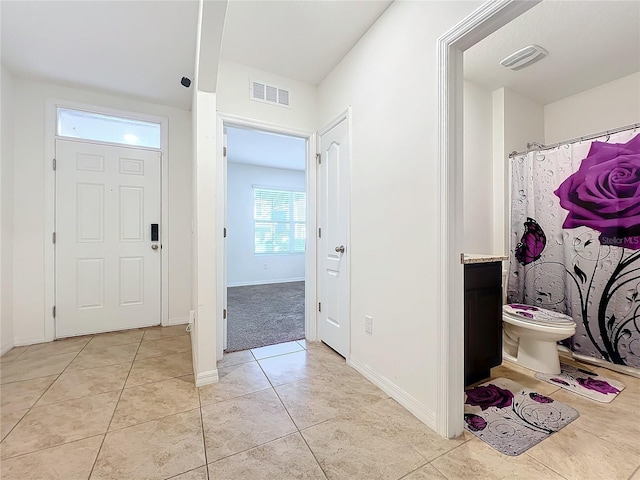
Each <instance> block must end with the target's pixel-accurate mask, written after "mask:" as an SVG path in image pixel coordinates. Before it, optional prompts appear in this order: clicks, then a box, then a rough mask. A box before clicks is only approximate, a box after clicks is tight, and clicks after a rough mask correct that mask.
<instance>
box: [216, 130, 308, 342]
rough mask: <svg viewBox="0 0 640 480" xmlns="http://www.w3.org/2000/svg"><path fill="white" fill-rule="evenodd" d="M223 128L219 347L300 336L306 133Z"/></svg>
mask: <svg viewBox="0 0 640 480" xmlns="http://www.w3.org/2000/svg"><path fill="white" fill-rule="evenodd" d="M224 130H225V134H226V145H227V166H226V177H227V178H226V185H227V188H226V211H227V215H226V227H227V239H226V240H227V241H226V248H225V250H226V280H227V281H226V284H227V292H226V293H227V300H226V310H227V320H226V322H227V323H226V339H225V340H226V344H225V351H226V352H234V351H238V350H249V349H252V348H259V347H264V346H267V345H274V344H277V343H283V342H290V341H293V340H300V339H303V338H305V270H306V255H307V215H308V212H307V210H308V205H307V191H306V187H307V181H308V179H307V175H306V164H307V150H308V148H307V147H308V144H307V142H308V139H307V138H302V137H297V136H292V135H285V134H282V133H277V132H272V131H265V130H259V129H255V128H251V127H249V126H246V125H244V126H240V125H233V124H227V123H226V122H225V128H224ZM313 238H314V237H313V236H312V239H313Z"/></svg>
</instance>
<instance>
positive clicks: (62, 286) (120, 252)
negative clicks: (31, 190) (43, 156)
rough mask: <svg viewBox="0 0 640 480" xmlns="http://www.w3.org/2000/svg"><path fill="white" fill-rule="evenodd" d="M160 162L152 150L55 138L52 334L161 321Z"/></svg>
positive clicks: (157, 153)
mask: <svg viewBox="0 0 640 480" xmlns="http://www.w3.org/2000/svg"><path fill="white" fill-rule="evenodd" d="M161 165H162V155H161V153H160V152H158V151H155V150H146V149H139V148H130V147H124V146H114V145H105V144H98V143H91V142H80V141H72V140H61V139H58V140H56V267H55V271H56V276H55V277H56V282H55V283H56V310H57V311H56V337H57V338H60V337H68V336H75V335H83V334H89V333H97V332H105V331H114V330H124V329H129V328H137V327H143V326H149V325H158V324H159V323H160V321H161V281H162V279H161V256H162V252H161V243H160V238H162V237H161V236H160V233H161V232H160V231H159V232H158V235H159V236H158V241H154V242H152V241H151V224H154V223H155V224H158V228H159V229H161V228H162V225H161V194H160V189H161ZM154 247H155V249H154Z"/></svg>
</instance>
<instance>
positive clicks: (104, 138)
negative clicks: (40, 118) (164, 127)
mask: <svg viewBox="0 0 640 480" xmlns="http://www.w3.org/2000/svg"><path fill="white" fill-rule="evenodd" d="M57 133H58V135H59V136H61V137H70V138H81V139H83V140H96V141H98V142H109V143H120V144H123V145H131V146H135V147H149V148H160V124H159V123H154V122H145V121H142V120H132V119H130V118H123V117H114V116H110V115H102V114H99V113H91V112H84V111H82V110H72V109H69V108H58V125H57Z"/></svg>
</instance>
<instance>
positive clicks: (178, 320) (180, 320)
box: [162, 317, 189, 327]
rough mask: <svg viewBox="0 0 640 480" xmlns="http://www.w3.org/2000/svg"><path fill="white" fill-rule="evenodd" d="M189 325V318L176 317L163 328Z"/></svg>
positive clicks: (169, 320) (164, 324)
mask: <svg viewBox="0 0 640 480" xmlns="http://www.w3.org/2000/svg"><path fill="white" fill-rule="evenodd" d="M187 323H189V317H175V318H170V319H168V320H167V321H166V322H165V323H163V324H162V326H163V327H170V326H172V325H186V324H187Z"/></svg>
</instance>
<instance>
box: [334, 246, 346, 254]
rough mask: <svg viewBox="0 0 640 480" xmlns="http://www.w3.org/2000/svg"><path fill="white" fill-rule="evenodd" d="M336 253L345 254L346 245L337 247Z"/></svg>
mask: <svg viewBox="0 0 640 480" xmlns="http://www.w3.org/2000/svg"><path fill="white" fill-rule="evenodd" d="M336 252H338V253H344V245H340V246H339V247H336Z"/></svg>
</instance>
